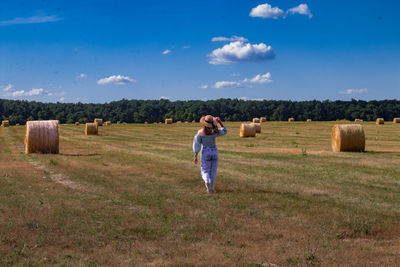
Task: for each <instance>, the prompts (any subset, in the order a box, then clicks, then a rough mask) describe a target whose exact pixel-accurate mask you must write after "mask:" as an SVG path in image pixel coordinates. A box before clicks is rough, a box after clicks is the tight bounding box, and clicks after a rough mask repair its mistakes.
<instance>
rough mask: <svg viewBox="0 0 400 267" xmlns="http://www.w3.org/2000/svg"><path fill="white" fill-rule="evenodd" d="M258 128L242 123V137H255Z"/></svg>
mask: <svg viewBox="0 0 400 267" xmlns="http://www.w3.org/2000/svg"><path fill="white" fill-rule="evenodd" d="M255 136H256V127H255V125H254V124H246V123H242V124H241V125H240V137H255Z"/></svg>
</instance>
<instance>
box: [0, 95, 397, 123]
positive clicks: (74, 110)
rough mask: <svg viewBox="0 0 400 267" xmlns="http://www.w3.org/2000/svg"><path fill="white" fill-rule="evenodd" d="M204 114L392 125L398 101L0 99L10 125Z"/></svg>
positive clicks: (241, 118)
mask: <svg viewBox="0 0 400 267" xmlns="http://www.w3.org/2000/svg"><path fill="white" fill-rule="evenodd" d="M207 114H212V115H214V116H219V117H221V118H222V119H223V120H225V121H249V120H251V119H252V118H254V117H267V120H269V121H286V120H287V119H288V118H291V117H293V118H294V119H295V120H296V121H305V120H307V119H312V120H314V121H333V120H341V119H346V120H354V119H356V118H358V119H363V120H367V121H373V120H375V119H376V118H378V117H379V118H384V119H385V120H392V119H393V118H395V117H400V100H380V101H376V100H373V101H362V100H355V99H352V100H351V101H339V100H338V101H329V100H325V101H318V100H312V101H278V100H264V101H249V100H247V101H245V100H239V99H218V100H208V101H201V100H190V101H173V102H172V101H169V100H164V99H162V100H126V99H122V100H120V101H114V102H110V103H105V104H84V103H42V102H35V101H21V100H5V99H0V118H1V119H2V120H9V121H10V123H11V124H16V123H20V124H24V123H25V122H26V121H27V120H50V119H55V120H59V121H60V123H74V122H80V123H85V122H87V121H93V119H94V118H103V119H104V120H107V121H111V122H117V121H121V122H127V123H144V122H149V123H152V122H161V121H164V120H165V118H172V119H173V120H174V121H193V120H195V121H199V119H200V118H201V117H202V116H204V115H207Z"/></svg>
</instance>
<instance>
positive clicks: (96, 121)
mask: <svg viewBox="0 0 400 267" xmlns="http://www.w3.org/2000/svg"><path fill="white" fill-rule="evenodd" d="M93 122H94V123H97V125H98V126H103V119H99V118H96V119H94V121H93Z"/></svg>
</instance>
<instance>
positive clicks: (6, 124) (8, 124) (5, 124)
mask: <svg viewBox="0 0 400 267" xmlns="http://www.w3.org/2000/svg"><path fill="white" fill-rule="evenodd" d="M8 126H10V122H9V121H8V120H4V121H2V122H1V127H8Z"/></svg>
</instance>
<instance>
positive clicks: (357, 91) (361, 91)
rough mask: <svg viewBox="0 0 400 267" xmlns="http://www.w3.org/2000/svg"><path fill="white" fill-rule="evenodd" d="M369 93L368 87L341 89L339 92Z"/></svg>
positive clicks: (350, 93) (344, 93)
mask: <svg viewBox="0 0 400 267" xmlns="http://www.w3.org/2000/svg"><path fill="white" fill-rule="evenodd" d="M366 93H368V89H367V88H362V89H347V90H344V91H340V92H339V94H343V95H353V94H366Z"/></svg>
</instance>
